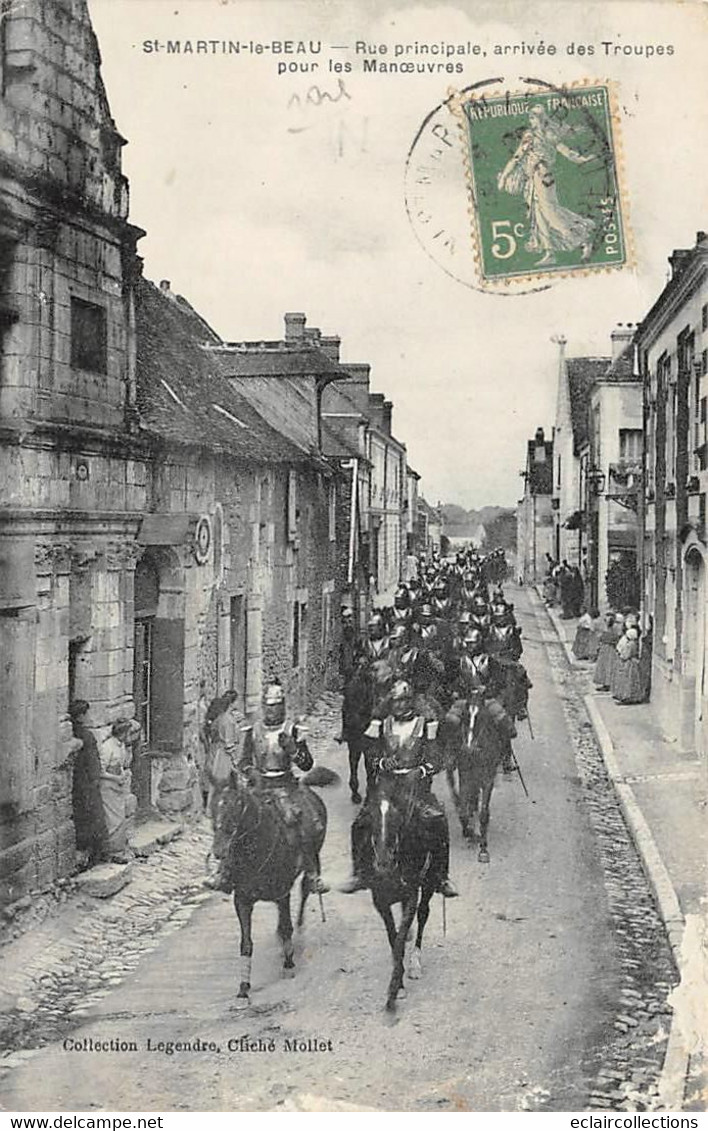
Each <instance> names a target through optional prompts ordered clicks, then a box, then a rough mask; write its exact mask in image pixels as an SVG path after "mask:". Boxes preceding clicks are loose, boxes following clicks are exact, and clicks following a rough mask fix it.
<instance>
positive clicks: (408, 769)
mask: <svg viewBox="0 0 708 1131" xmlns="http://www.w3.org/2000/svg"><path fill="white" fill-rule="evenodd" d="M390 704H391V714H390V715H388V716H387V717H386V718H385V719H384V720H374V721H373V722H372V724H371V727H370V728H369V734H370V737H372V738H373V739H374V740H375V741H376V742H377V745H378V753H379V756H380V762H379V773H380V775H381V777H382V778H387V779H392V780H394V781H395V780H398V781H401V780H402V779H404V778H406V779H407V778H408V775H410V774H416V775H417V776H418V777H420V778H421V779H422V780H421V782H420V786H419V790H418V794H417V796H415V795H414V799H413V801H412V804H413V807H414V811H415V814H416V816H417V818H418V820H419V821H420V823H421V826H422V829H423V836H424V837H425V841H426V844H427V846H428V848H429V851H430V854H431V870H432V874H433V875H434V876H435V878H436V890H437V891H439V892H440V893H441V894H442V895H444V896H445V897H446V898H451V897H453V896H456V895H457V894H458V893H457V890H456V888H455V887H454V885H453V884H452V883H451V882H450V879H449V877H448V870H449V864H450V831H449V828H448V824H447V817H446V816H445V810H444V809H443V807H442V805H441V804H440V802H439V801H438V799H437V797H436V796H435V794H434V793H433V792H432V789H431V783H432V778H433V775H434V774H435V773H437V771H438V770H439V769H440V766H439V765H438V764H437V763H438V759H437V752H436V750H435V739H436V736H437V723H436V722H434V721H431V720H429V719H426V718H425V716H424V715H416V713H415V709H414V702H413V689H412V687H411V686H410V684H409V683H407V682H406V681H405V680H398V681H397V682H396V683H395V684H394V686H393V688H392V690H391V696H390ZM368 801H370V798H367V802H368ZM406 801H407V804H408V803H410V800H409V798H407V799H406ZM351 835H352V863H353V875H352V876H351V878H350V879H349V880H348V881H346V882H345V884H344V885H343V886H342V888H341V889H340V890H341V891H344V892H347V893H350V892H355V891H360V890H362V889H363V888H367V887H369V886H370V883H371V872H372V863H373V860H372V844H371V817H370V813H369V809H368V805H367V804H365V805H364V807H363V809H362V810H361V811H360V812H359V814H358V816H357V817H356V819H355V821H354V823H353V824H352V834H351Z"/></svg>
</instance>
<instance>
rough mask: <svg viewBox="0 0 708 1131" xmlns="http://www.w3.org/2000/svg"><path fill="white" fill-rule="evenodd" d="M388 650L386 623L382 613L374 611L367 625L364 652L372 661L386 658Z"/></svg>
mask: <svg viewBox="0 0 708 1131" xmlns="http://www.w3.org/2000/svg"><path fill="white" fill-rule="evenodd" d="M387 652H388V639H387V637H386V624H385V622H384V618H383V616H382V615H381V613H372V614H371V616H370V617H369V621H368V623H367V626H366V642H365V644H364V654H365V656H366V658H367V660H369V661H370V662H371V663H373V662H374V661H375V660H385V659H386V654H387Z"/></svg>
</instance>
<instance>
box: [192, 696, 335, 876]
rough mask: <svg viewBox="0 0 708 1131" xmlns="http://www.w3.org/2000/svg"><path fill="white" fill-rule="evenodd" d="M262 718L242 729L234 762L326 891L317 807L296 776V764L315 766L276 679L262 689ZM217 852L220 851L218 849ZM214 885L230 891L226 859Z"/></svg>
mask: <svg viewBox="0 0 708 1131" xmlns="http://www.w3.org/2000/svg"><path fill="white" fill-rule="evenodd" d="M262 702H263V711H262V719H261V720H259V721H258V722H255V723H253V724H252V725H249V726H246V727H244V728H243V731H244V740H243V745H242V747H241V751H240V754H239V756H238V760H237V763H236V770H237V771H241V772H242V773H243V774H244V776H245V778H246V779H247V780H248V781H249V783H250V784H251V786H252V787H253V788H254V789H255V790H257V791H258V793H259V794H260V796H261V798H262V799H263V800H264V801H265V802H266V803H268V802H271V803H272V804H273V805H274V806H275V807H276V809H277V810H278V812H279V813H280V816H281V818H282V821H283V823H284V825H285V826H286V829H287V830H288V831H289V835H290V838H291V840H292V843H293V847H294V849H299V850H300V852H301V853H302V863H303V870H304V873H305V877H306V880H307V883H308V885H309V888H310V890H311V891H314V892H316V893H318V894H323V893H324V892H326V891H328V890H329V889H328V888H327V886H326V884H325V883H324V882H323V880H322V878H321V876H320V874H319V865H318V858H317V850H316V848H315V842H316V836H317V831H318V830H317V828H316V827H315V824H316V816H315V809H314V807H313V806H312V805H311V803H310V799H309V797H308V792H307V790H306V788H305V787H303V786H301V785H300V783H299V781H298V779H297V778H296V776H295V775H294V774H293V767H294V766H296V767H297V768H298V769H299V770H303V771H305V772H306V771H307V770H311V769H312V766H313V765H314V762H313V759H312V754H311V753H310V751H309V749H308V746H307V742H306V741H305V738H304V734H303V731H302V730H301V728H299V727H298V725H297V724H296V723H294V722H290V721H287V720H286V707H285V692H284V690H283V688H282V686H281V685H280V684H279V683H277V682H276V681H273V682H272V683H269V684H268V685H267V686H266V688H265V690H264V692H263V701H262ZM228 793H229V790H228V787H227V789H225V790H224V791H223V794H222V797H221V798H220V800H219V806H218V807H217V812H216V815H215V822H216V826H217V829H218V828H219V827H220V819H219V808H222V809H223V808H225V807H227V806H228V802H229V798H228ZM215 855H220V854H219V853H218V852H217V850H216V847H215ZM226 855H227V854H226V853H225V852H223V853H221V858H222V867H221V868H220V872H219V876H218V880H217V882H216V883H215V885H214V886H215V887H217V888H218V889H219V890H220V891H227V892H228V891H231V889H232V884H231V880H230V877H229V876H228V874H227V869H226V868H225V866H224V864H223V861H224V859H225V857H226Z"/></svg>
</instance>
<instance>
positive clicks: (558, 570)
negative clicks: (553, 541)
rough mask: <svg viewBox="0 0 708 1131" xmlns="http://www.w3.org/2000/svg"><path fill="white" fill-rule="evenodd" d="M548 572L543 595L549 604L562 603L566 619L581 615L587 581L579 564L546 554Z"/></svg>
mask: <svg viewBox="0 0 708 1131" xmlns="http://www.w3.org/2000/svg"><path fill="white" fill-rule="evenodd" d="M546 562H547V566H548V569H547V572H546V577H545V580H544V583H543V596H544V599H545V601H546V604H547V605H549V606H553V605H560V608H561V616H562V617H563V619H564V620H570V619H572V618H573V617H579V616H580V613H581V610H582V607H583V603H584V600H585V583H584V581H583V577H582V574H581V572H580V570H579V569H578V567H577V566H571V565H569V564H568V562H567V561H565V560H563V561H562V562H557V561H555V559H554V558H552V557H551V555H550V554H546Z"/></svg>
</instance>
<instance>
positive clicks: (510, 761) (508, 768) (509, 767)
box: [502, 739, 516, 774]
mask: <svg viewBox="0 0 708 1131" xmlns="http://www.w3.org/2000/svg"><path fill="white" fill-rule="evenodd" d="M515 769H516V767H515V766H514V751H513V748H512V745H511V739H508V740H507V742H505V744H504V754H503V755H502V773H504V774H513V772H514V770H515Z"/></svg>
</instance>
